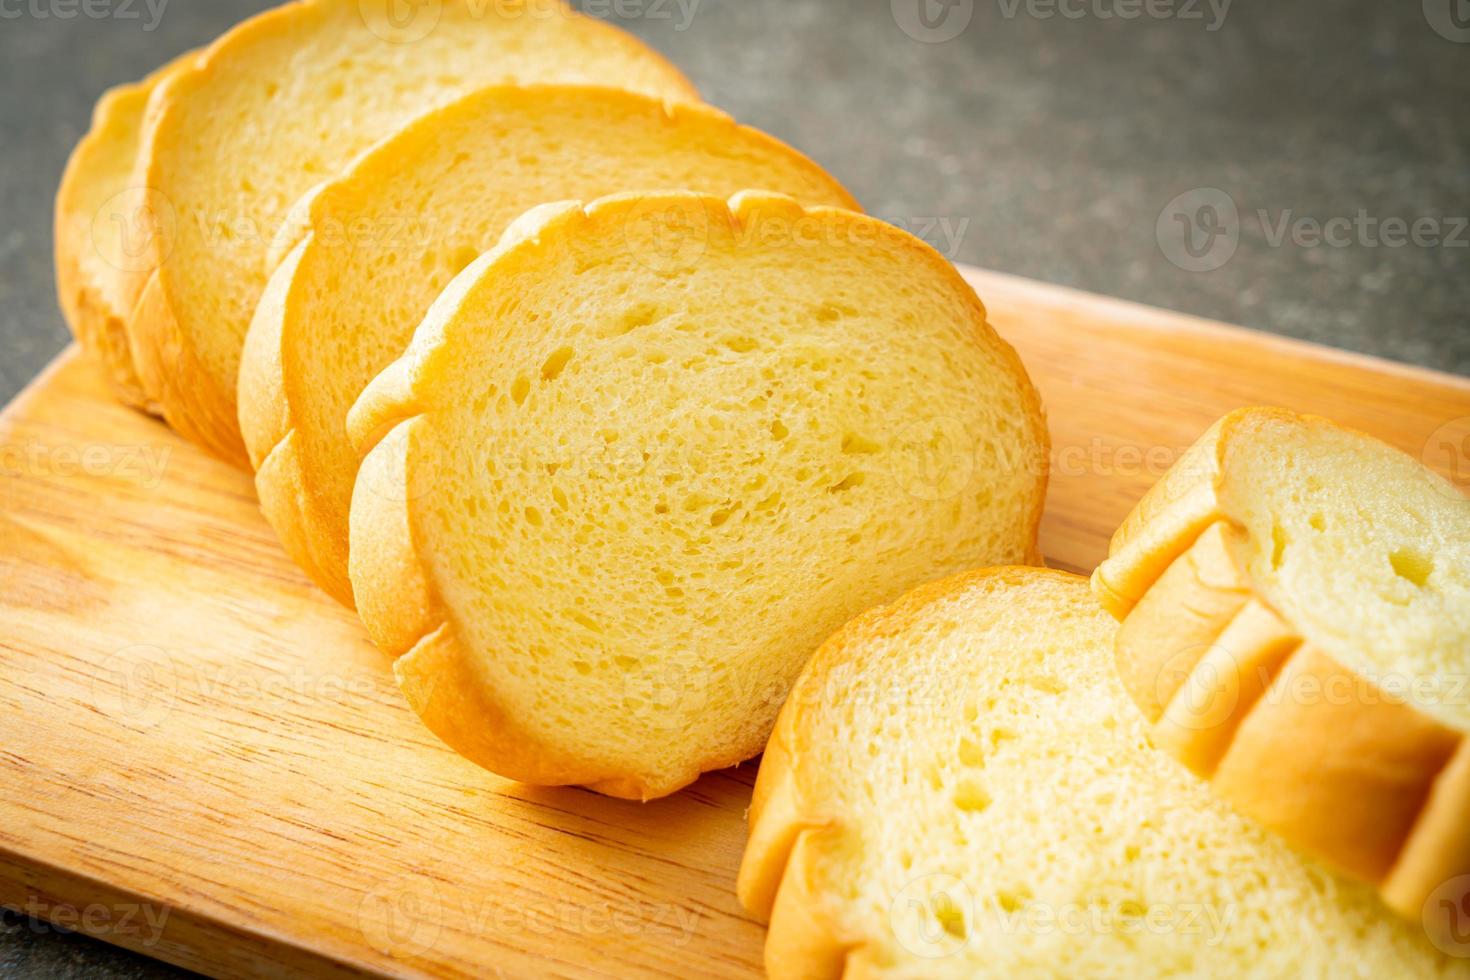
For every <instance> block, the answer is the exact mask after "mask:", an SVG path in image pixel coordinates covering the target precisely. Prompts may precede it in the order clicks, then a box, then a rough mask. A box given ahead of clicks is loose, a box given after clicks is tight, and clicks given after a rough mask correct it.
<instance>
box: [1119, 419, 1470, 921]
mask: <svg viewBox="0 0 1470 980" xmlns="http://www.w3.org/2000/svg"><path fill="white" fill-rule="evenodd" d="M1093 583H1094V585H1095V587H1096V589H1097V591H1098V594H1099V596H1100V597H1101V598H1102V599H1103V601H1104V602H1105V603H1106V604H1107V605H1108V607H1109V608H1110V609H1111V610H1112V611H1113V612H1114V613H1115V614H1116V615H1117V616H1118V618H1119V619H1121V620H1122V623H1123V625H1122V628H1121V630H1120V631H1119V634H1118V654H1117V655H1118V668H1119V671H1120V673H1121V675H1122V678H1123V681H1124V684H1125V686H1126V687H1127V689H1128V691H1129V693H1130V694H1131V695H1132V697H1133V699H1134V701H1135V702H1137V704H1138V705H1139V707H1140V708H1141V709H1142V711H1143V714H1144V716H1145V718H1146V719H1147V720H1148V721H1149V722H1150V723H1151V725H1152V726H1153V735H1154V739H1155V740H1156V741H1157V742H1158V744H1159V745H1160V746H1162V747H1163V748H1165V749H1167V750H1168V751H1170V752H1172V753H1173V754H1175V755H1177V756H1178V757H1180V758H1181V759H1182V760H1183V761H1184V762H1185V763H1187V764H1188V765H1189V767H1190V768H1191V769H1193V770H1194V771H1195V772H1196V773H1198V774H1200V775H1201V776H1204V777H1206V778H1208V779H1209V780H1210V781H1211V783H1212V785H1213V786H1214V788H1215V790H1216V791H1217V792H1218V793H1220V795H1221V796H1223V797H1224V798H1225V799H1227V800H1229V801H1231V802H1232V803H1233V804H1235V805H1236V806H1237V807H1238V808H1239V809H1240V810H1241V811H1242V812H1244V813H1246V814H1248V815H1250V816H1252V817H1254V818H1256V819H1258V820H1260V821H1261V822H1262V823H1264V824H1266V825H1267V826H1269V827H1272V828H1274V829H1276V830H1279V831H1280V832H1281V833H1282V834H1284V835H1285V836H1286V837H1287V838H1288V839H1289V840H1290V841H1292V842H1293V843H1295V844H1297V845H1298V846H1300V847H1302V848H1304V849H1305V850H1307V851H1309V852H1311V853H1312V854H1315V855H1318V856H1320V857H1322V858H1324V859H1326V860H1327V861H1329V862H1330V863H1332V864H1334V865H1335V866H1337V867H1339V868H1341V869H1343V870H1345V871H1348V872H1350V873H1352V874H1354V875H1356V876H1359V877H1361V878H1364V879H1367V880H1368V881H1371V882H1376V883H1378V884H1379V885H1380V886H1381V888H1382V890H1383V895H1384V897H1385V899H1387V901H1388V902H1389V904H1390V905H1392V906H1393V907H1394V908H1395V909H1397V910H1398V911H1399V912H1401V913H1402V914H1404V915H1406V916H1410V917H1413V918H1418V917H1420V915H1421V913H1422V912H1423V911H1424V910H1425V903H1426V901H1427V899H1428V898H1429V896H1430V894H1431V893H1434V894H1435V895H1436V896H1437V897H1438V898H1444V897H1445V895H1444V894H1443V893H1442V889H1441V886H1442V885H1445V883H1446V882H1449V881H1451V879H1455V878H1457V877H1458V876H1462V875H1470V744H1467V740H1466V737H1465V735H1466V732H1467V731H1470V685H1467V681H1466V678H1467V676H1470V673H1467V672H1470V500H1467V499H1466V498H1465V497H1464V496H1463V495H1462V494H1461V493H1460V492H1459V491H1458V490H1456V489H1455V488H1454V487H1453V486H1452V485H1451V484H1450V483H1449V482H1448V481H1445V480H1443V479H1441V478H1440V477H1439V476H1438V475H1436V474H1434V473H1432V472H1431V471H1429V470H1428V469H1426V468H1425V467H1424V466H1422V465H1421V464H1420V463H1419V461H1418V460H1416V459H1413V458H1411V457H1409V456H1407V455H1405V454H1403V453H1401V452H1399V451H1397V450H1395V449H1391V448H1390V447H1388V446H1386V445H1384V444H1383V443H1381V442H1378V441H1377V440H1375V439H1373V438H1371V437H1369V436H1366V435H1363V434H1361V433H1358V432H1353V431H1349V430H1347V429H1343V428H1340V427H1338V426H1336V425H1334V424H1332V423H1331V422H1329V421H1327V420H1325V419H1321V418H1315V417H1310V416H1299V415H1294V414H1292V413H1290V412H1285V411H1280V410H1273V409H1263V408H1255V409H1245V410H1242V411H1238V412H1235V413H1232V414H1231V415H1228V416H1226V417H1225V418H1224V419H1222V420H1221V421H1220V422H1218V423H1217V424H1216V425H1215V426H1214V427H1212V428H1211V429H1210V431H1209V432H1208V433H1206V434H1205V436H1204V437H1203V438H1202V439H1201V440H1200V442H1199V443H1198V444H1197V445H1195V446H1194V447H1193V448H1192V449H1191V450H1190V451H1189V452H1188V453H1187V454H1186V455H1185V456H1184V458H1183V459H1181V460H1180V462H1179V463H1178V464H1177V465H1176V466H1175V467H1174V468H1173V469H1172V470H1171V471H1170V472H1169V473H1168V474H1166V475H1165V477H1164V478H1163V480H1162V481H1161V482H1160V483H1159V484H1158V485H1157V486H1155V487H1154V489H1153V490H1151V491H1150V492H1149V494H1148V495H1147V496H1146V497H1144V499H1143V500H1142V501H1141V502H1140V503H1139V505H1138V507H1137V509H1135V511H1134V512H1133V514H1132V515H1130V516H1129V518H1128V520H1127V522H1126V523H1125V524H1124V525H1123V527H1122V528H1121V529H1120V530H1119V531H1118V533H1117V535H1116V536H1115V537H1114V538H1113V542H1112V548H1111V552H1110V555H1109V558H1108V560H1107V561H1105V562H1104V563H1103V564H1102V566H1101V567H1100V568H1099V569H1098V570H1097V572H1096V574H1095V576H1094V578H1093ZM1467 882H1470V879H1465V880H1463V881H1461V882H1460V884H1459V885H1458V886H1455V885H1449V886H1446V887H1452V888H1458V889H1459V891H1458V892H1457V895H1456V898H1457V900H1458V897H1463V896H1464V895H1465V894H1466V893H1467V889H1466V888H1465V887H1464V886H1465V885H1466V883H1467Z"/></svg>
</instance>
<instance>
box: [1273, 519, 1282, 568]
mask: <svg viewBox="0 0 1470 980" xmlns="http://www.w3.org/2000/svg"><path fill="white" fill-rule="evenodd" d="M1285 558H1286V530H1285V529H1284V528H1282V526H1281V525H1280V524H1273V525H1271V567H1272V568H1273V569H1280V568H1281V562H1282V561H1283V560H1284V559H1285Z"/></svg>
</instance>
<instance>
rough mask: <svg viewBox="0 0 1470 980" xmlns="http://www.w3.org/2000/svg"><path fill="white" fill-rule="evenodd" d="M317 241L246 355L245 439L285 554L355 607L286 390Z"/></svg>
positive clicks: (253, 325) (275, 281)
mask: <svg viewBox="0 0 1470 980" xmlns="http://www.w3.org/2000/svg"><path fill="white" fill-rule="evenodd" d="M311 242H312V235H311V234H310V233H309V232H308V234H307V235H306V237H305V238H304V239H303V240H302V241H301V242H300V243H299V244H298V245H297V246H296V247H295V248H293V249H292V250H291V252H290V254H288V255H287V256H286V258H285V259H283V260H282V262H281V264H280V265H279V266H278V267H277V268H276V271H275V272H274V273H272V275H271V277H270V279H269V280H268V281H267V282H266V287H265V292H264V293H262V294H261V297H260V302H259V304H258V305H257V306H256V308H255V316H254V317H253V318H252V319H251V321H250V328H249V330H247V331H246V333H245V347H244V349H243V351H242V352H241V355H240V379H239V391H238V398H237V400H238V403H239V413H240V419H239V421H240V434H241V437H242V439H243V441H244V445H245V450H246V452H247V454H248V456H249V460H250V464H251V465H252V466H253V467H254V468H255V493H256V496H257V497H258V498H259V499H260V510H261V513H263V514H264V515H265V519H266V522H267V523H269V524H270V526H271V528H272V529H273V530H274V531H275V532H276V537H277V538H279V539H280V542H281V547H282V548H284V549H285V551H286V554H287V555H288V556H290V558H291V559H292V560H293V561H294V562H296V564H297V565H299V566H300V567H301V569H302V570H303V571H305V572H306V574H307V575H308V576H309V577H310V578H311V580H312V581H313V582H315V583H316V584H317V585H318V586H320V587H321V589H322V591H324V592H326V593H327V594H328V595H330V596H331V597H332V598H333V599H336V600H337V601H338V602H340V603H341V604H342V605H344V606H346V607H348V608H349V609H351V608H354V606H355V601H354V599H353V595H352V582H351V580H350V579H349V577H348V574H347V551H346V549H345V548H342V547H339V545H338V538H337V537H336V536H335V535H332V534H329V533H326V531H325V530H324V527H325V522H324V521H323V520H321V519H320V518H319V517H318V516H317V507H316V504H315V501H314V498H313V496H312V491H311V481H310V479H309V471H308V467H307V464H306V461H305V459H304V458H303V453H302V449H301V444H300V441H299V439H298V437H297V433H296V426H295V424H294V420H293V416H292V412H291V403H290V401H289V399H287V397H286V394H285V390H284V387H283V383H284V382H283V379H284V377H285V373H284V370H283V367H282V343H283V338H282V329H283V328H284V325H285V324H286V323H287V322H289V318H290V309H291V306H292V302H293V299H294V286H295V282H296V270H297V268H299V267H300V265H301V262H302V261H303V259H304V258H305V256H306V254H307V252H308V251H309V250H310V248H311Z"/></svg>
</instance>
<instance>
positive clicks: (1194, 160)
mask: <svg viewBox="0 0 1470 980" xmlns="http://www.w3.org/2000/svg"><path fill="white" fill-rule="evenodd" d="M91 2H92V4H93V6H92V7H91V9H92V11H93V12H94V13H96V12H102V13H105V14H112V15H113V16H104V17H100V18H99V17H89V16H87V15H86V14H84V13H83V12H82V8H81V6H80V4H79V3H78V2H77V0H0V71H3V73H4V76H3V84H0V100H3V101H0V134H3V135H0V310H3V311H4V314H3V316H0V351H3V354H4V356H3V358H0V401H5V400H8V399H9V398H10V397H11V396H12V395H13V394H14V393H15V392H16V391H17V390H18V389H19V388H20V386H21V385H23V384H24V383H25V382H26V381H28V380H29V379H30V378H31V377H32V376H33V375H35V373H36V372H37V371H38V370H39V369H40V368H41V367H42V365H44V364H45V363H46V361H47V360H49V359H50V358H51V357H52V356H53V355H54V354H55V353H56V352H57V351H58V350H60V349H61V348H62V346H63V345H64V344H65V343H66V339H67V337H66V328H65V326H64V324H63V323H62V320H61V316H60V314H59V313H58V312H57V308H56V302H55V296H54V290H53V283H52V273H51V233H50V220H51V215H50V209H51V195H52V193H53V192H54V189H55V185H56V182H57V179H58V178H59V176H60V173H61V168H62V164H63V163H64V161H65V158H66V154H67V152H68V151H69V150H70V148H71V146H72V144H73V143H74V142H75V141H76V140H77V138H78V137H79V136H80V135H81V133H82V131H83V129H84V128H85V126H86V124H87V120H88V116H89V112H90V109H91V105H92V102H93V100H95V99H96V97H97V95H98V94H99V93H100V92H101V91H102V90H103V89H104V88H105V87H107V86H109V85H112V84H115V83H118V82H122V81H126V80H131V79H134V78H136V77H139V76H141V75H143V74H144V73H146V72H147V71H148V70H150V69H152V68H153V67H155V66H157V65H158V64H160V63H162V62H163V61H164V60H165V59H166V58H168V57H169V56H171V55H173V54H175V53H177V52H180V51H183V50H184V49H186V48H188V47H192V46H195V45H199V44H201V43H204V42H206V41H207V40H209V39H210V38H211V37H213V36H215V35H216V34H218V33H219V32H220V31H221V30H223V29H224V28H225V27H227V26H228V25H229V24H231V23H233V22H234V21H237V20H239V19H241V18H242V17H244V16H246V15H248V14H249V13H251V12H253V11H255V10H258V9H262V8H263V7H265V6H268V5H269V4H267V3H262V2H251V0H165V5H164V7H163V11H162V16H161V17H159V18H158V19H157V21H156V23H153V24H152V29H145V28H146V27H148V26H149V25H150V22H151V21H152V17H151V15H150V14H149V13H148V12H147V8H146V6H145V3H144V0H132V2H131V3H130V5H129V8H128V11H127V12H129V13H131V12H133V11H137V12H138V13H139V14H140V15H141V16H140V17H139V18H138V19H124V18H123V17H121V16H116V15H119V14H121V13H122V12H123V6H122V4H123V0H91ZM152 2H153V4H154V8H155V9H157V5H158V3H159V0H152ZM1185 2H1186V0H1176V3H1175V7H1174V9H1175V11H1176V14H1177V13H1180V11H1179V7H1181V6H1183V4H1184V3H1185ZM1220 2H1221V0H1215V3H1216V5H1217V6H1216V9H1215V10H1212V9H1211V7H1210V6H1209V4H1208V3H1207V2H1201V3H1200V4H1198V6H1197V7H1196V8H1194V12H1197V14H1198V16H1196V17H1186V16H1178V15H1176V16H1172V17H1164V18H1155V17H1149V16H1147V15H1144V16H1139V17H1137V18H1134V19H1125V18H1122V17H1117V16H1112V17H1109V16H1103V15H1105V14H1108V13H1110V12H1114V11H1127V10H1128V9H1130V8H1129V7H1128V6H1127V3H1128V0H1122V3H1121V4H1120V3H1119V2H1118V0H1062V3H1061V7H1060V9H1063V10H1066V11H1069V12H1072V13H1080V14H1081V16H1066V15H1064V14H1063V13H1061V12H1057V13H1054V14H1053V15H1052V16H1050V17H1047V16H1039V15H1044V14H1045V13H1046V12H1047V11H1049V10H1058V6H1057V5H1056V4H1055V3H1054V0H893V2H892V3H890V0H585V2H584V3H583V4H582V5H583V6H584V7H585V8H586V9H588V10H589V12H592V13H594V14H599V15H602V16H606V17H609V18H610V19H615V20H619V21H621V22H623V23H624V24H625V25H626V26H627V27H629V28H630V29H631V30H633V31H635V32H636V33H638V34H639V35H641V36H643V37H645V38H646V39H648V40H649V41H650V42H652V43H653V44H654V45H656V46H657V47H658V48H660V49H661V50H663V51H664V52H665V53H667V54H668V55H670V56H671V57H672V58H673V59H674V61H676V62H677V63H678V64H679V65H680V66H681V67H682V68H683V69H684V70H685V71H686V72H687V73H688V74H689V75H690V77H691V78H693V80H694V81H695V83H696V84H698V85H699V87H700V89H701V91H702V92H703V93H704V94H705V96H706V97H707V98H708V99H709V100H710V101H711V102H714V103H715V104H717V105H719V106H721V107H723V108H724V109H726V110H727V111H729V112H731V113H732V114H733V115H735V116H736V117H737V118H738V119H740V120H741V121H742V122H746V123H751V124H753V125H756V126H760V127H762V128H764V129H767V130H769V131H771V132H773V133H775V134H776V135H777V136H780V137H781V138H783V139H785V140H787V141H789V142H791V143H794V144H796V145H797V146H799V147H801V148H802V149H803V150H805V151H807V152H808V153H810V154H811V155H812V156H814V157H816V158H817V159H818V160H819V161H820V162H822V163H823V164H825V165H827V166H828V167H829V168H830V169H831V170H832V171H833V172H834V173H836V175H837V176H838V177H839V178H841V179H842V180H843V181H844V182H845V183H846V184H847V185H848V187H849V188H850V189H851V190H852V191H853V192H854V193H855V194H856V195H857V197H858V198H859V200H861V201H862V202H863V203H864V204H865V205H866V206H867V208H868V210H870V211H872V212H874V213H876V214H879V215H881V216H883V217H886V218H889V219H891V220H895V221H898V222H901V223H903V224H904V225H905V226H907V227H909V228H910V229H911V230H914V231H916V232H924V233H925V237H927V238H928V239H929V240H930V241H931V243H933V244H935V245H937V246H939V247H940V248H941V249H942V250H944V251H946V252H947V253H948V254H950V255H951V257H953V258H955V259H957V260H959V261H964V262H970V263H974V264H976V265H982V266H988V267H990V268H994V269H1001V270H1004V271H1007V272H1014V273H1019V274H1021V275H1025V276H1031V277H1034V278H1037V279H1045V280H1048V281H1051V282H1057V283H1065V284H1067V285H1072V286H1078V287H1081V288H1083V289H1089V290H1094V291H1097V292H1101V293H1109V294H1112V295H1117V296H1124V297H1128V298H1130V299H1136V300H1140V301H1143V302H1146V303H1152V304H1156V305H1159V306H1165V307H1170V308H1173V309H1178V310H1185V311H1188V312H1191V313H1197V314H1201V315H1204V316H1209V317H1214V318H1218V319H1221V320H1227V321H1231V322H1235V323H1242V324H1245V325H1248V326H1252V327H1258V328H1260V329H1263V330H1271V331H1275V332H1278V333H1283V334H1289V335H1292V336H1296V337H1302V338H1306V339H1309V340H1315V341H1319V342H1321V343H1325V344H1332V345H1335V346H1339V347H1345V348H1350V349H1353V350H1359V351H1366V352H1368V353H1373V354H1379V355H1382V356H1385V357H1390V358H1396V359H1399V360H1404V361H1412V362H1416V363H1419V364H1424V365H1429V366H1432V367H1439V368H1443V369H1446V370H1450V371H1457V372H1460V373H1464V374H1470V229H1465V228H1462V227H1461V223H1462V222H1464V220H1465V219H1466V217H1467V215H1470V29H1466V30H1463V31H1456V30H1455V29H1454V27H1453V24H1454V22H1453V21H1452V20H1450V19H1449V13H1450V10H1451V8H1450V4H1452V3H1457V4H1459V6H1460V10H1459V15H1460V17H1461V20H1460V22H1461V23H1466V24H1470V2H1467V0H1422V3H1421V0H1390V2H1385V0H1338V2H1336V3H1331V4H1329V3H1325V2H1319V3H1306V2H1298V0H1274V2H1256V3H1244V2H1242V3H1239V4H1238V5H1232V6H1230V7H1229V8H1228V9H1227V11H1226V13H1225V15H1224V17H1223V20H1218V17H1217V12H1216V11H1217V10H1218V4H1219V3H1220ZM920 3H924V4H927V5H928V13H929V16H930V23H931V24H935V25H936V27H935V31H936V32H937V34H935V33H930V32H929V31H927V30H926V29H924V28H923V27H922V24H921V23H920V22H919V21H918V19H917V17H916V16H915V15H916V13H917V11H918V5H919V4H920ZM1139 6H1140V8H1141V5H1139ZM1155 9H1158V8H1155ZM68 11H75V14H74V16H72V17H70V18H69V19H68V18H66V17H64V15H65V14H66V13H67V12H68ZM946 18H947V19H946ZM1217 20H1218V23H1217ZM904 25H907V26H908V27H909V28H910V32H906V31H905V30H904V29H903V28H904ZM1436 25H1438V26H1439V29H1438V30H1437V29H1436ZM1212 26H1213V27H1215V28H1216V29H1214V30H1211V29H1210V27H1212ZM956 32H957V33H956ZM911 34H913V35H919V37H917V38H916V37H914V36H911ZM944 34H953V35H954V36H953V37H951V38H950V39H948V40H944V41H938V40H936V37H937V36H942V35H944ZM1200 188H1214V189H1217V190H1218V191H1223V192H1224V196H1222V195H1220V194H1217V193H1213V192H1209V193H1206V192H1199V190H1198V189H1200ZM1190 192H1195V193H1190ZM1180 195H1186V196H1185V197H1184V198H1183V199H1182V204H1181V205H1179V206H1177V207H1175V208H1173V209H1171V210H1169V212H1168V213H1167V214H1165V213H1164V212H1165V211H1166V209H1169V208H1170V204H1171V202H1172V201H1175V199H1176V198H1178V197H1179V196H1180ZM1206 204H1215V205H1218V207H1217V208H1216V210H1215V211H1213V212H1208V213H1202V212H1201V211H1200V210H1199V208H1200V206H1201V205H1206ZM1232 208H1233V212H1234V217H1233V219H1232ZM1261 211H1264V212H1265V213H1266V220H1265V223H1264V225H1263V223H1262V221H1261V219H1260V216H1259V214H1260V212H1261ZM1176 212H1177V213H1182V214H1183V215H1184V216H1185V217H1186V218H1190V219H1192V220H1194V221H1195V222H1196V224H1195V225H1194V227H1195V228H1196V230H1197V231H1198V230H1199V229H1202V228H1203V227H1204V225H1203V224H1202V223H1203V222H1206V221H1208V220H1209V219H1210V218H1211V217H1218V218H1219V221H1217V222H1213V226H1215V227H1217V228H1218V229H1219V230H1220V231H1222V232H1224V233H1225V234H1224V237H1222V238H1220V239H1218V240H1217V241H1216V248H1215V249H1214V250H1212V251H1210V252H1208V253H1207V254H1206V256H1205V257H1204V259H1203V260H1201V261H1202V262H1204V264H1207V265H1210V266H1218V267H1217V268H1212V269H1210V270H1208V271H1188V270H1186V269H1183V268H1180V267H1178V266H1177V265H1176V264H1175V263H1174V262H1173V261H1171V256H1172V257H1173V258H1175V259H1179V260H1180V261H1184V262H1185V263H1186V264H1190V263H1189V262H1188V261H1187V260H1186V259H1185V258H1184V253H1183V252H1182V251H1181V246H1182V242H1183V238H1182V235H1183V226H1181V225H1178V224H1177V223H1176V222H1177V218H1176V216H1175V215H1176ZM1288 213H1289V215H1288ZM1360 213H1361V214H1362V215H1363V216H1364V217H1365V218H1366V219H1368V220H1369V221H1371V222H1373V223H1374V224H1376V223H1379V222H1383V221H1387V220H1389V219H1397V220H1400V221H1403V222H1404V223H1405V224H1412V223H1413V222H1414V221H1416V220H1420V219H1427V220H1426V221H1424V222H1421V225H1420V227H1421V236H1420V238H1421V243H1420V244H1414V243H1413V242H1407V243H1405V244H1403V245H1399V246H1397V247H1395V246H1393V245H1391V244H1389V242H1388V239H1387V236H1380V235H1379V233H1378V232H1377V231H1376V230H1373V231H1370V232H1368V233H1366V234H1363V235H1361V236H1360V235H1359V234H1358V232H1356V231H1354V232H1351V233H1350V234H1349V236H1348V240H1346V241H1344V240H1343V239H1341V238H1339V239H1338V244H1335V245H1328V244H1312V241H1311V239H1310V237H1308V238H1307V239H1299V240H1297V241H1292V240H1291V239H1290V237H1288V239H1287V240H1285V241H1282V242H1278V243H1274V244H1273V241H1272V238H1271V235H1272V233H1273V227H1274V226H1275V225H1276V224H1278V223H1279V222H1280V221H1281V220H1282V218H1283V215H1288V217H1287V220H1288V221H1295V220H1296V219H1298V218H1309V219H1314V220H1316V221H1327V220H1329V219H1332V218H1348V219H1353V218H1356V217H1357V216H1358V215H1360ZM1161 214H1163V215H1164V218H1163V222H1162V227H1163V232H1164V233H1163V234H1162V235H1161V234H1160V232H1159V231H1158V228H1159V225H1160V216H1161ZM1457 219H1458V220H1457ZM1457 229H1458V230H1457ZM1232 236H1238V245H1237V247H1236V249H1235V251H1234V253H1233V254H1230V253H1229V251H1228V243H1229V241H1230V240H1231V237H1232ZM1308 236H1310V231H1309V232H1308ZM1426 236H1428V237H1426ZM1451 237H1453V240H1452V241H1451V240H1446V241H1443V242H1442V243H1440V244H1437V245H1435V244H1430V243H1429V239H1430V238H1442V239H1450V238H1451ZM1204 244H1206V241H1205V240H1204V239H1203V238H1196V239H1195V245H1196V246H1203V245H1204ZM1227 255H1228V261H1223V264H1221V261H1222V260H1223V259H1225V258H1226V256H1227ZM0 792H4V789H3V787H0ZM171 972H173V971H168V970H166V969H165V968H163V967H161V966H157V965H154V964H152V963H150V962H149V961H147V960H144V959H142V958H139V957H134V956H132V955H130V954H124V953H120V952H117V951H114V950H111V949H109V948H108V947H105V946H102V945H100V944H96V943H93V942H91V941H89V940H85V939H81V938H78V937H58V936H57V935H56V934H55V932H54V930H51V929H49V928H47V927H40V926H38V925H36V924H33V923H30V922H28V921H27V920H24V919H20V918H17V917H14V916H8V917H6V918H5V919H4V920H3V921H0V975H3V976H7V977H8V976H18V977H71V976H100V977H132V976H163V975H168V974H169V973H171Z"/></svg>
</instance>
